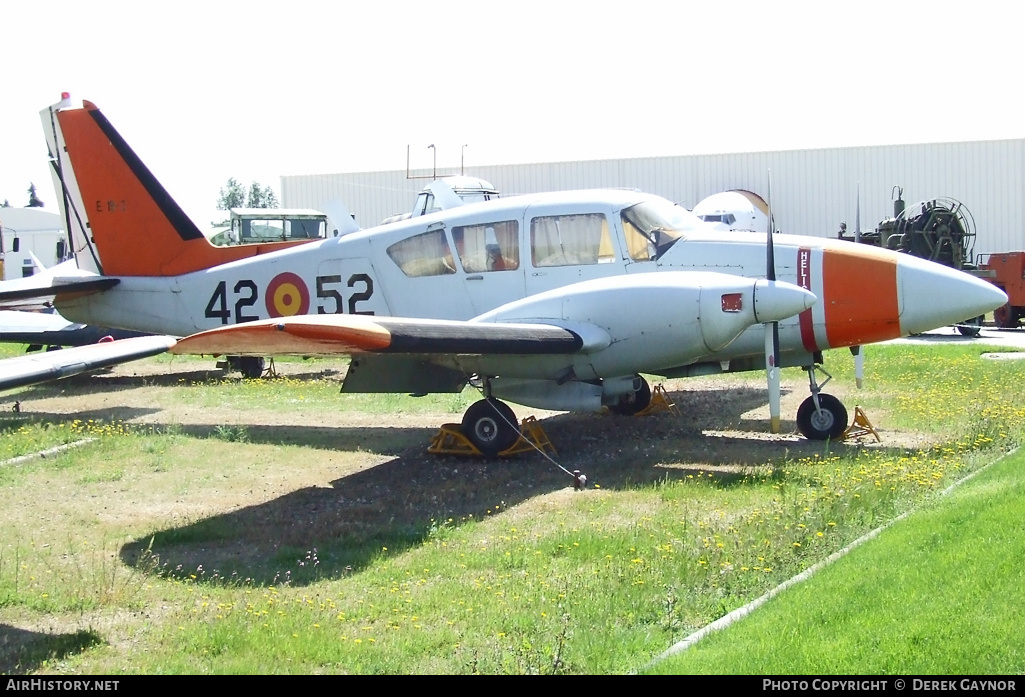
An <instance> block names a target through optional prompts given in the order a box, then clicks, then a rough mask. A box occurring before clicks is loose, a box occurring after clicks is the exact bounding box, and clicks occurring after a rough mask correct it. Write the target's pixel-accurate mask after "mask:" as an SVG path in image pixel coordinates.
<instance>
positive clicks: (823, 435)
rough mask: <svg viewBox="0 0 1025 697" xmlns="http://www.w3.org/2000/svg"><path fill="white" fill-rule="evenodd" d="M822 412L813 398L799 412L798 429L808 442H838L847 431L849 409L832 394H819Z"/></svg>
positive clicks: (804, 403) (807, 400)
mask: <svg viewBox="0 0 1025 697" xmlns="http://www.w3.org/2000/svg"><path fill="white" fill-rule="evenodd" d="M819 405H820V406H821V407H822V409H821V410H820V411H817V412H816V411H815V400H814V399H812V398H811V397H808V399H806V400H804V401H803V402H801V406H800V408H799V409H798V410H797V428H798V430H799V431H800V432H801V434H802V435H803V436H804V437H805V438H807V439H808V440H836V439H837V438H839V437H840V436H842V435H843V432H844V431H846V430H847V409H846V407H844V405H843V403H842V402H841V401H840V400H839V399H837V398H836V397H834V396H833V395H831V394H819Z"/></svg>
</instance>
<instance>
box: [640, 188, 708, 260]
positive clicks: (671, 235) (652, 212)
mask: <svg viewBox="0 0 1025 697" xmlns="http://www.w3.org/2000/svg"><path fill="white" fill-rule="evenodd" d="M620 215H621V217H622V219H623V230H624V231H625V232H626V246H627V249H628V250H629V252H630V258H631V259H633V260H634V261H648V260H650V259H658V258H659V257H660V256H662V255H663V254H665V252H666V250H667V249H669V248H670V247H672V246H673V243H674V242H676V240H678V239H679V238H680V237H681V236H682V235H683V233H684V232H686V231H688V230H692V229H694V228H700V227H701V226H702V225H703V223H702V222H701V221H700V220H699V219H698V218H697V217H696V216H695V215H694V214H693V213H691V212H690V211H688V210H686V209H685V208H682V207H680V206H677V205H676V204H675V203H670V202H669V201H666V200H664V199H651V200H648V201H644V202H643V203H638V204H636V205H634V206H630V207H629V208H624V209H623V212H622V213H621V214H620Z"/></svg>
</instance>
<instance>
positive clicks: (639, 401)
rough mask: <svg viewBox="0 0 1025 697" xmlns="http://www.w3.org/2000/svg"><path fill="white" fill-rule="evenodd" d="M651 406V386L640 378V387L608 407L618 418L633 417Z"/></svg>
mask: <svg viewBox="0 0 1025 697" xmlns="http://www.w3.org/2000/svg"><path fill="white" fill-rule="evenodd" d="M649 404H651V385H649V384H648V381H647V380H645V379H644V378H641V387H640V389H638V390H637V391H636V392H631V393H630V394H625V395H623V396H622V397H620V398H619V401H618V402H616V403H615V404H612V405H610V406H609V411H611V412H612V413H613V414H619V415H620V416H633V415H634V414H636V413H637V412H639V411H644V410H645V409H647V408H648V405H649Z"/></svg>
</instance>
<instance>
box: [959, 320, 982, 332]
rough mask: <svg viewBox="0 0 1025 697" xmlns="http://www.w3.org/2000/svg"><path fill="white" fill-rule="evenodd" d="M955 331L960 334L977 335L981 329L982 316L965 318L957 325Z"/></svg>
mask: <svg viewBox="0 0 1025 697" xmlns="http://www.w3.org/2000/svg"><path fill="white" fill-rule="evenodd" d="M957 331H959V332H961V336H978V335H979V332H981V331H982V317H981V316H979V317H975V318H973V319H969V320H965V321H964V322H962V323H961V324H959V325H957Z"/></svg>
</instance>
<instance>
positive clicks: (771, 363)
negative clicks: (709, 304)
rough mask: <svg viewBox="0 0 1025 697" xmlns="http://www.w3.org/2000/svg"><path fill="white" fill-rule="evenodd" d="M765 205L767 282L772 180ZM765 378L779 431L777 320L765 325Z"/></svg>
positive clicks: (772, 266)
mask: <svg viewBox="0 0 1025 697" xmlns="http://www.w3.org/2000/svg"><path fill="white" fill-rule="evenodd" d="M766 194H767V195H766V207H767V208H768V219H769V222H768V224H767V225H766V242H765V278H766V280H768V281H769V283H773V282H775V280H776V256H775V252H774V251H773V246H772V180H771V177H770V178H769V181H768V183H767V189H766ZM765 378H766V381H767V382H768V385H769V428H770V430H771V431H772V432H773V433H779V431H780V420H779V400H780V396H779V392H780V387H779V322H767V323H766V325H765Z"/></svg>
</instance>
